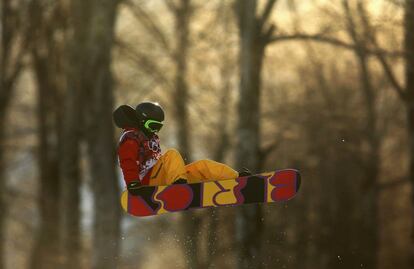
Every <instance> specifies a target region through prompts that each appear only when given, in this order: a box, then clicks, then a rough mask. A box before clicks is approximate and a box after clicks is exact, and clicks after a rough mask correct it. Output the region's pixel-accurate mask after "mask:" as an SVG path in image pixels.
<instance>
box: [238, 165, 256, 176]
mask: <svg viewBox="0 0 414 269" xmlns="http://www.w3.org/2000/svg"><path fill="white" fill-rule="evenodd" d="M251 175H253V174H252V172H250V170H249V169H247V168H246V167H243V168H242V169H241V170H240V171H239V177H247V176H251Z"/></svg>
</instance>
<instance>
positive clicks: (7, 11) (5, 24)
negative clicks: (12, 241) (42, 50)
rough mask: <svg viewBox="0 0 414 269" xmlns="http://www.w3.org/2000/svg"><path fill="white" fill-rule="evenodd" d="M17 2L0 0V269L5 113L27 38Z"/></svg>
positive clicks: (4, 211)
mask: <svg viewBox="0 0 414 269" xmlns="http://www.w3.org/2000/svg"><path fill="white" fill-rule="evenodd" d="M19 4H20V5H12V3H11V1H9V0H1V2H0V29H1V31H0V35H1V37H0V42H1V43H0V212H1V214H0V269H3V268H4V267H5V259H4V250H5V248H4V242H5V238H4V237H5V236H4V234H5V222H6V217H7V206H6V198H5V192H6V189H5V187H6V182H5V181H6V179H5V176H4V175H5V169H6V160H5V152H6V149H5V139H6V138H5V129H6V124H7V123H6V119H7V117H6V114H7V112H8V110H9V106H10V101H11V99H12V94H13V91H14V85H15V82H16V80H17V79H18V77H19V75H20V73H21V71H22V67H23V63H22V59H23V56H24V55H25V53H26V52H25V49H26V45H27V40H28V35H27V32H26V28H25V27H22V25H21V24H20V20H21V18H22V17H24V16H26V15H27V14H25V12H26V11H27V10H26V9H27V4H26V3H19ZM16 6H17V8H16ZM18 42H19V43H18ZM16 43H18V44H16ZM12 51H13V52H18V53H17V57H12V55H13V56H16V55H14V54H13V53H11V52H12Z"/></svg>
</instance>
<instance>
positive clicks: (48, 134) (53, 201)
mask: <svg viewBox="0 0 414 269" xmlns="http://www.w3.org/2000/svg"><path fill="white" fill-rule="evenodd" d="M35 49H41V48H35ZM34 62H35V72H36V77H37V86H38V89H37V90H38V119H39V123H38V124H39V132H38V141H39V142H38V143H39V144H38V154H39V155H38V156H39V157H38V160H39V171H40V174H39V183H40V184H39V185H40V193H39V196H38V197H39V200H38V205H39V211H40V224H39V230H38V234H37V239H36V242H35V245H34V248H33V251H32V259H31V268H33V269H37V268H46V269H47V268H50V269H52V268H57V267H60V260H59V257H60V255H59V243H60V241H59V239H60V237H59V227H60V210H59V197H60V192H59V187H60V177H59V166H58V161H59V157H60V156H59V147H60V135H59V133H60V128H59V127H60V124H59V123H60V117H59V116H60V113H59V111H58V110H59V107H60V104H59V98H57V97H58V96H57V95H58V93H59V91H58V89H57V88H56V85H55V84H54V82H53V79H54V78H55V77H57V74H56V73H53V70H51V68H48V66H50V65H51V62H52V59H50V58H48V57H45V58H43V57H40V56H39V55H37V53H36V52H34Z"/></svg>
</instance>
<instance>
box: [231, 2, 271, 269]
mask: <svg viewBox="0 0 414 269" xmlns="http://www.w3.org/2000/svg"><path fill="white" fill-rule="evenodd" d="M236 4H237V6H236V8H237V11H238V16H239V31H240V52H239V61H240V62H239V64H240V71H239V72H240V95H239V103H238V115H239V123H238V127H237V134H238V142H237V143H238V144H237V146H236V148H237V150H236V166H237V168H238V169H240V168H242V167H247V168H249V169H251V171H252V172H253V173H256V172H258V171H257V170H258V169H259V162H258V160H259V152H260V74H261V69H262V63H263V56H264V48H265V45H266V44H265V41H264V40H263V39H262V35H261V28H260V25H259V21H258V19H257V18H256V5H257V3H256V1H238V2H237V3H236ZM238 212H239V214H238V216H237V219H236V236H237V239H238V242H237V243H238V245H239V253H238V255H239V258H238V261H239V264H238V268H261V264H262V262H261V241H262V229H263V223H262V215H263V213H262V209H261V207H260V206H259V205H251V206H246V207H242V208H240V209H239V211H238Z"/></svg>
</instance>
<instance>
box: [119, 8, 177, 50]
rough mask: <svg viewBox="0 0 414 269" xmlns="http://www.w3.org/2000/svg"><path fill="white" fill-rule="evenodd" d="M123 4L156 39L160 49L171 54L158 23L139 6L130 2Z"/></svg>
mask: <svg viewBox="0 0 414 269" xmlns="http://www.w3.org/2000/svg"><path fill="white" fill-rule="evenodd" d="M125 4H126V5H127V6H129V7H130V11H131V12H132V14H133V15H134V17H135V18H136V19H137V20H138V21H139V22H140V23H141V24H142V26H144V28H145V29H146V30H147V31H148V33H150V34H151V35H152V36H153V37H154V38H155V39H157V40H158V41H159V42H160V44H161V45H162V47H163V48H164V49H165V50H166V51H167V52H168V53H171V48H170V44H169V42H168V41H167V37H166V35H165V33H164V32H163V30H161V29H162V28H161V27H160V26H159V25H158V23H157V22H156V21H155V20H154V19H153V18H152V17H151V16H150V15H149V14H148V12H147V11H146V10H144V9H143V8H142V7H141V6H140V5H136V4H134V3H133V2H132V1H125Z"/></svg>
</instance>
